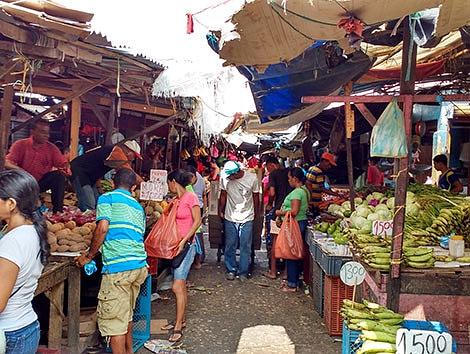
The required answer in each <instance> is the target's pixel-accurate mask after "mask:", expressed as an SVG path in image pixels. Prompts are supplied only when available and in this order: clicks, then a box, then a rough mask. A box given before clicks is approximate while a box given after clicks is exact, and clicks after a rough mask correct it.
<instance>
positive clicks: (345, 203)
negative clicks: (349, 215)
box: [341, 200, 351, 210]
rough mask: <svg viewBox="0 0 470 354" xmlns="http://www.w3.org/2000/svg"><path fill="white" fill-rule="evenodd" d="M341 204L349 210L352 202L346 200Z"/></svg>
mask: <svg viewBox="0 0 470 354" xmlns="http://www.w3.org/2000/svg"><path fill="white" fill-rule="evenodd" d="M341 206H342V207H343V208H346V209H348V210H351V202H350V201H349V200H348V201H346V202H343V204H341Z"/></svg>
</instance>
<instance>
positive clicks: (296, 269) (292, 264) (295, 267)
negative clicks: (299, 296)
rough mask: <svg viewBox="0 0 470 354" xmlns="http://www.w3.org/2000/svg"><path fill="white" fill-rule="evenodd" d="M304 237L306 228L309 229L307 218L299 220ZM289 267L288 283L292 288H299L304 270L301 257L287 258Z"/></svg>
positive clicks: (303, 237) (303, 236)
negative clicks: (300, 277)
mask: <svg viewBox="0 0 470 354" xmlns="http://www.w3.org/2000/svg"><path fill="white" fill-rule="evenodd" d="M298 223H299V228H300V233H301V234H302V239H305V230H307V220H301V221H298ZM286 267H287V285H288V286H289V287H290V288H297V287H298V286H299V276H300V273H301V272H302V260H301V259H296V260H293V259H286Z"/></svg>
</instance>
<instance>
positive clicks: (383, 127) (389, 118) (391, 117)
mask: <svg viewBox="0 0 470 354" xmlns="http://www.w3.org/2000/svg"><path fill="white" fill-rule="evenodd" d="M407 155H408V144H407V142H406V133H405V122H404V119H403V112H402V110H401V109H400V107H398V103H397V101H396V100H392V101H391V102H390V103H389V104H388V106H387V108H385V111H383V113H382V114H381V115H380V117H379V119H378V120H377V123H376V124H375V126H374V128H373V129H372V135H371V137H370V156H377V157H390V158H398V157H406V156H407Z"/></svg>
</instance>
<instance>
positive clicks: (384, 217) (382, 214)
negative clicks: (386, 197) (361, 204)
mask: <svg viewBox="0 0 470 354" xmlns="http://www.w3.org/2000/svg"><path fill="white" fill-rule="evenodd" d="M376 214H377V215H378V216H379V220H381V221H388V220H392V213H391V212H390V211H388V210H379V211H377V212H376Z"/></svg>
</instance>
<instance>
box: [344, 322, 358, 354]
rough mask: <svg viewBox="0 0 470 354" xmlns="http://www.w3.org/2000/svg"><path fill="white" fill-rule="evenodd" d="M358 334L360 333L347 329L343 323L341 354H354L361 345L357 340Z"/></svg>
mask: <svg viewBox="0 0 470 354" xmlns="http://www.w3.org/2000/svg"><path fill="white" fill-rule="evenodd" d="M360 334H361V331H353V330H352V329H349V328H348V326H347V325H346V323H345V322H343V336H342V345H341V354H356V352H357V351H358V349H359V348H360V347H361V346H362V343H363V342H362V340H361V339H360V338H359V335H360Z"/></svg>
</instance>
